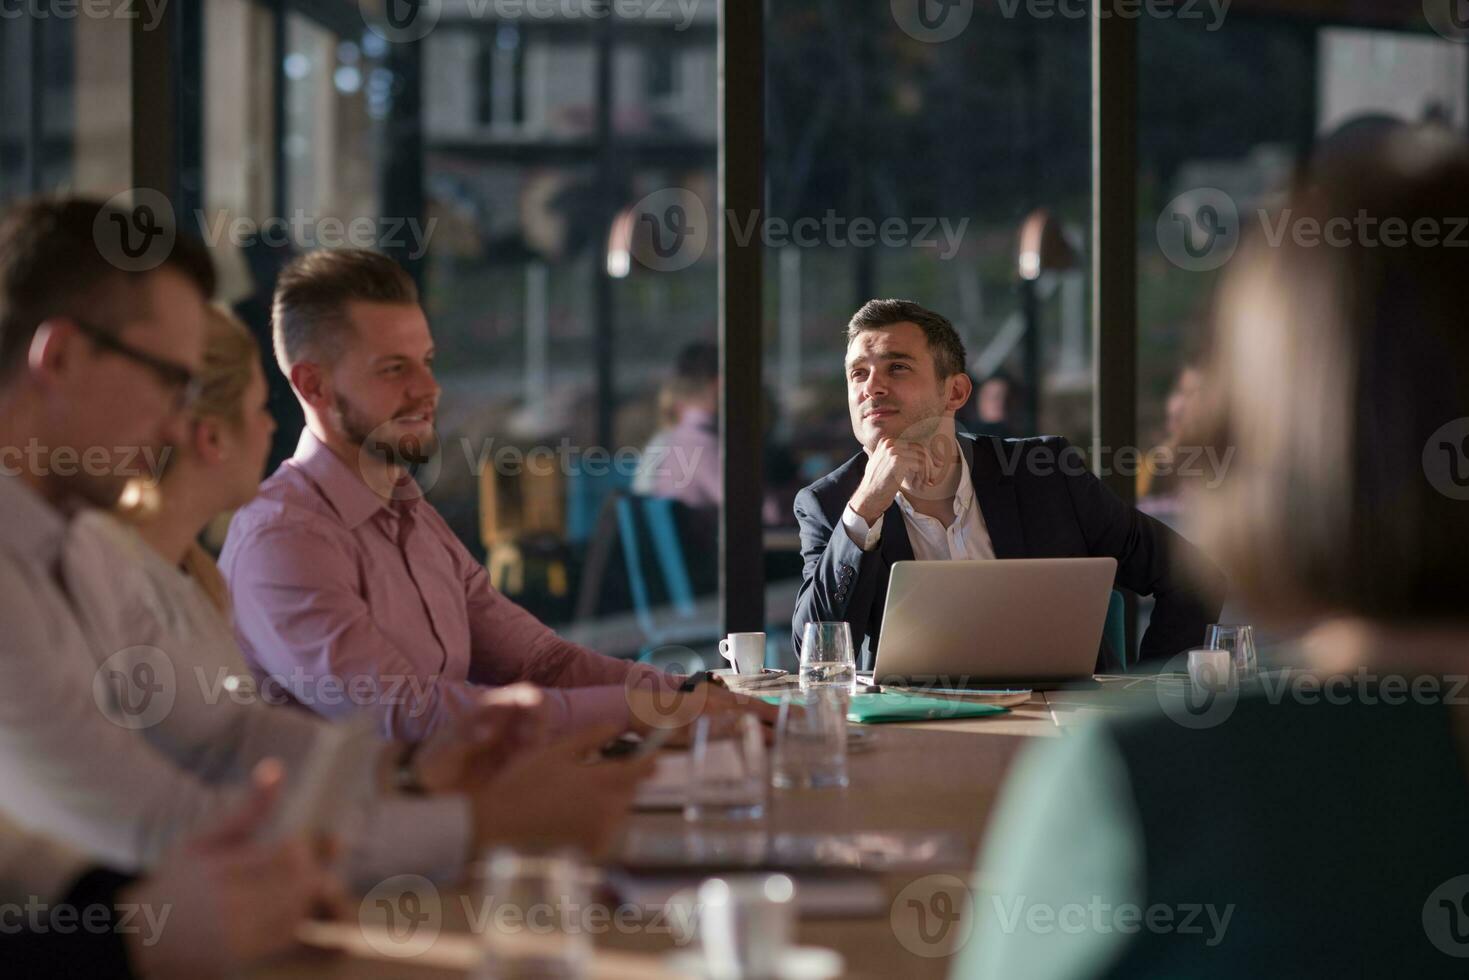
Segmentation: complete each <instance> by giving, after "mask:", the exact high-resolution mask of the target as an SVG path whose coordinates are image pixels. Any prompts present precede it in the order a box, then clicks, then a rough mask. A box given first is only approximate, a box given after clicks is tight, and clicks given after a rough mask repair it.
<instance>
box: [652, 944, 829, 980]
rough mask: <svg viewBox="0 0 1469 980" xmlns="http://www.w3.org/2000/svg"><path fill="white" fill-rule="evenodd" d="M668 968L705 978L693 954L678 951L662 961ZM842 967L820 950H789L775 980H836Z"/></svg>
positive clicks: (699, 959) (701, 961) (701, 963)
mask: <svg viewBox="0 0 1469 980" xmlns="http://www.w3.org/2000/svg"><path fill="white" fill-rule="evenodd" d="M664 963H666V964H667V966H668V968H669V969H670V970H672V971H674V972H676V973H682V974H685V975H687V976H691V977H700V978H704V977H707V976H708V974H707V973H705V972H704V957H703V955H702V954H701V953H699V952H697V951H695V950H687V949H685V950H679V951H678V952H676V953H670V954H668V958H667V959H665V960H664ZM845 968H846V963H845V961H844V960H843V959H842V954H840V953H838V952H837V951H836V950H834V949H827V948H825V947H824V946H792V947H790V948H789V949H787V950H786V951H785V952H784V953H783V954H781V958H780V966H778V967H777V968H776V971H777V972H776V978H777V980H830V978H831V977H839V976H841V975H842V970H843V969H845Z"/></svg>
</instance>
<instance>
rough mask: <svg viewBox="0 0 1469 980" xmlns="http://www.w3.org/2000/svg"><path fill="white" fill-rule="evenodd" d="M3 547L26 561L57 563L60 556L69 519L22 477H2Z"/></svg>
mask: <svg viewBox="0 0 1469 980" xmlns="http://www.w3.org/2000/svg"><path fill="white" fill-rule="evenodd" d="M0 513H3V514H4V515H5V519H4V520H3V521H0V547H3V548H5V549H6V550H8V551H12V552H14V553H15V554H16V555H17V556H19V557H21V558H24V559H26V560H27V561H38V560H39V561H43V562H45V563H46V564H47V565H50V564H52V563H54V562H55V561H56V559H57V556H59V555H60V554H61V544H62V540H63V539H64V538H65V537H66V525H67V519H66V516H65V515H64V514H62V513H61V512H60V511H58V510H57V509H56V508H55V507H52V506H51V505H50V504H49V503H47V502H46V501H45V500H44V499H43V498H42V497H41V495H40V494H38V493H36V491H35V490H33V489H31V488H30V487H29V486H28V485H27V484H26V482H25V481H24V480H22V479H21V478H20V477H19V476H9V475H4V476H0Z"/></svg>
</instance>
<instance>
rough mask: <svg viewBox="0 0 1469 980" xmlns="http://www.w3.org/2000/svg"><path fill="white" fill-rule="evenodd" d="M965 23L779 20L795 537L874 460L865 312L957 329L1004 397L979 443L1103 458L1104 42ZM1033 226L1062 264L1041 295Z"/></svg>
mask: <svg viewBox="0 0 1469 980" xmlns="http://www.w3.org/2000/svg"><path fill="white" fill-rule="evenodd" d="M1002 6H1003V5H1002ZM968 8H969V5H949V6H948V7H947V8H945V9H947V10H948V11H949V13H948V15H947V16H948V21H947V22H946V23H945V24H944V25H941V26H942V27H943V28H944V29H942V30H929V29H926V28H925V27H924V26H923V25H922V24H920V23H918V22H914V23H908V22H906V21H903V22H900V20H899V18H898V15H897V14H895V11H897V12H898V13H901V12H902V10H903V9H904V5H902V4H862V5H850V4H841V5H834V4H828V3H818V2H815V0H788V2H782V3H780V4H774V5H771V6H770V7H769V11H770V14H769V26H768V28H767V32H768V41H767V44H768V63H769V73H770V85H769V96H768V98H769V104H768V109H767V119H768V122H767V148H766V156H767V160H768V166H769V176H768V181H767V187H768V195H769V197H768V202H767V203H768V207H769V217H770V220H769V221H768V222H767V223H766V226H765V229H764V231H765V234H766V238H765V244H766V247H767V253H766V254H767V263H766V275H767V291H768V300H769V302H768V303H767V317H766V324H765V327H766V351H767V357H766V371H765V374H766V380H767V384H768V385H769V387H770V389H771V393H772V395H773V402H774V406H775V408H776V412H775V420H774V424H773V425H772V436H771V447H770V450H769V452H768V455H767V471H768V480H769V483H770V485H771V486H770V489H771V491H772V494H773V495H775V496H778V498H779V504H778V512H777V516H778V517H779V519H780V521H781V522H782V523H784V524H786V525H787V526H788V525H790V524H792V523H793V518H792V517H791V513H790V504H791V499H792V497H793V496H794V493H795V492H796V490H798V489H799V488H800V487H801V486H803V485H805V484H807V483H809V482H811V481H813V480H815V479H817V478H818V477H820V476H822V475H824V474H825V473H827V472H829V471H831V470H832V469H834V468H835V467H836V466H837V465H839V464H840V463H842V462H844V461H846V460H847V459H848V458H850V457H851V456H852V455H854V454H855V453H857V452H858V451H859V449H860V447H859V445H858V443H857V441H856V439H855V438H854V436H853V434H852V430H851V425H850V422H849V418H848V414H847V406H846V388H845V383H844V379H843V371H842V360H843V353H844V349H845V340H844V331H845V327H846V323H847V321H848V319H849V318H850V317H851V316H852V314H853V313H855V312H856V310H857V309H858V308H859V307H860V306H861V305H862V304H863V303H864V302H866V301H867V300H868V299H872V298H877V297H902V298H907V299H912V300H916V301H917V302H919V303H921V304H923V305H924V306H927V307H929V308H931V309H934V310H936V311H938V312H940V313H942V314H944V315H945V316H947V317H948V318H949V319H950V320H951V321H952V322H953V323H954V325H955V327H956V328H957V329H958V331H959V334H960V336H961V338H962V339H963V340H964V343H965V346H966V348H967V351H968V355H969V363H968V370H969V373H970V375H971V376H972V377H973V379H974V381H975V382H976V387H978V386H979V385H980V383H982V382H986V381H990V379H992V378H993V379H995V380H994V381H993V382H992V383H991V384H989V385H985V389H986V391H987V397H985V398H981V397H980V396H979V394H978V392H976V395H975V396H973V397H971V399H970V402H969V404H968V405H967V406H966V407H965V409H964V410H963V411H961V413H960V424H961V426H963V427H964V428H966V429H968V430H970V431H974V432H982V433H990V434H1000V435H1016V436H1024V435H1032V434H1035V433H1041V432H1044V433H1056V434H1061V435H1065V436H1067V437H1068V438H1070V439H1072V440H1073V441H1075V442H1077V443H1079V444H1080V445H1082V446H1086V445H1087V444H1088V442H1089V440H1090V436H1091V374H1090V367H1091V357H1092V352H1091V350H1090V328H1089V326H1088V324H1087V305H1086V275H1087V271H1086V270H1087V263H1086V261H1085V259H1084V258H1083V256H1082V252H1081V250H1082V248H1083V247H1084V243H1085V240H1086V236H1087V233H1088V223H1089V220H1090V207H1091V193H1090V163H1089V154H1090V133H1089V128H1088V126H1089V123H1088V118H1089V117H1088V107H1089V98H1090V95H1089V93H1090V80H1089V65H1090V40H1089V29H1088V25H1087V22H1086V20H1085V19H1081V20H1075V19H1071V20H1067V19H1063V18H1051V19H1045V20H1042V19H1038V18H1028V17H1023V16H1022V17H1005V16H1003V15H1002V12H1001V11H999V10H998V9H991V10H985V9H983V8H982V7H981V6H980V5H974V9H973V10H972V12H966V11H967V9H968ZM1032 216H1035V217H1034V219H1033V221H1034V222H1035V223H1036V227H1038V228H1043V229H1045V230H1046V234H1047V236H1048V237H1047V241H1048V242H1049V243H1050V244H1051V247H1048V248H1047V249H1045V250H1043V251H1042V252H1041V253H1038V254H1043V255H1044V262H1043V263H1041V266H1040V267H1037V268H1035V269H1033V270H1032V272H1033V273H1034V275H1035V278H1034V279H1023V278H1022V276H1021V274H1020V268H1021V264H1020V254H1019V253H1020V245H1021V239H1022V229H1023V228H1024V227H1025V226H1026V224H1027V221H1028V219H1032ZM981 406H982V408H983V411H981ZM798 549H799V542H798V541H797V539H796V537H795V535H794V533H793V532H791V531H786V532H785V533H783V534H775V533H771V534H768V535H767V557H768V564H770V565H771V568H772V572H773V573H778V574H779V575H780V576H781V577H782V578H784V579H786V580H787V581H789V580H791V579H794V578H797V577H799V574H800V560H799V550H798ZM790 591H791V593H792V597H793V596H794V591H795V590H794V584H791V587H790ZM788 601H789V600H788ZM771 618H772V619H773V620H774V619H779V618H780V617H779V616H777V615H776V614H775V613H774V612H773V611H772V615H771Z"/></svg>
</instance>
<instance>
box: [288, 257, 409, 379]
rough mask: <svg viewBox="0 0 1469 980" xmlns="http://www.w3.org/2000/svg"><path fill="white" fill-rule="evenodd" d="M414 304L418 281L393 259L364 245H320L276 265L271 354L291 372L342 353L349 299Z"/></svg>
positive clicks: (353, 300)
mask: <svg viewBox="0 0 1469 980" xmlns="http://www.w3.org/2000/svg"><path fill="white" fill-rule="evenodd" d="M353 302H358V303H412V304H415V305H417V303H418V286H417V285H416V284H415V283H414V281H413V277H412V276H410V275H408V272H407V270H405V269H404V268H403V267H402V266H401V265H399V264H398V263H397V262H394V261H393V260H392V259H390V258H388V257H387V256H386V255H383V254H382V253H381V252H372V251H369V250H367V249H365V248H333V249H327V248H321V249H317V250H315V251H313V252H307V253H306V254H305V255H302V256H301V257H300V258H297V259H296V260H295V261H293V262H291V263H290V264H289V265H287V266H286V267H285V268H284V269H282V270H281V274H280V276H279V277H278V278H277V279H276V283H275V300H274V302H273V303H272V304H271V307H272V308H271V324H272V335H273V338H274V341H275V359H276V363H278V364H279V365H280V367H281V371H282V372H283V373H285V374H288V375H289V374H290V368H291V365H292V364H295V363H297V362H299V361H302V360H307V359H309V358H315V359H320V360H326V361H330V360H332V359H334V358H335V357H337V356H338V355H339V354H340V353H341V349H342V335H343V333H344V332H345V330H346V328H347V327H348V326H349V324H348V322H347V304H348V303H353Z"/></svg>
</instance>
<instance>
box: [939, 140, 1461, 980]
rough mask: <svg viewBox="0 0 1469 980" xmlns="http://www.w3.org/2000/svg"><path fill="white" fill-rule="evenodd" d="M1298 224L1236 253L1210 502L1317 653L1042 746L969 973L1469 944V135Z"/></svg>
mask: <svg viewBox="0 0 1469 980" xmlns="http://www.w3.org/2000/svg"><path fill="white" fill-rule="evenodd" d="M1282 220H1284V221H1285V222H1287V225H1286V227H1287V232H1286V234H1284V235H1283V236H1280V235H1271V236H1266V235H1263V234H1261V235H1259V237H1258V239H1257V240H1254V241H1252V242H1249V243H1247V245H1246V246H1245V247H1244V248H1243V249H1242V250H1241V252H1240V253H1239V254H1238V255H1237V256H1236V257H1235V258H1234V259H1233V261H1232V263H1231V267H1230V269H1229V271H1228V274H1227V279H1226V282H1225V286H1224V289H1223V292H1222V294H1221V303H1220V306H1219V313H1218V317H1217V322H1216V337H1215V349H1214V352H1213V358H1212V361H1211V364H1210V367H1209V379H1208V384H1207V391H1206V394H1205V396H1204V401H1205V404H1206V405H1207V406H1208V407H1207V410H1206V411H1205V412H1204V413H1203V415H1204V418H1202V419H1201V422H1200V425H1201V431H1200V432H1198V433H1196V434H1195V435H1194V437H1193V438H1194V439H1196V440H1198V441H1199V443H1200V444H1201V445H1208V446H1215V447H1221V448H1222V447H1226V446H1228V447H1232V448H1233V449H1234V450H1235V455H1234V456H1233V463H1232V465H1231V467H1230V468H1229V469H1228V470H1227V471H1226V473H1225V475H1224V479H1223V480H1222V482H1221V484H1220V485H1219V486H1218V487H1217V488H1216V489H1213V490H1207V491H1204V490H1200V491H1198V492H1197V496H1196V497H1195V498H1194V499H1193V500H1192V501H1191V510H1192V511H1193V513H1194V514H1195V516H1196V519H1197V527H1196V528H1195V535H1196V539H1197V540H1198V541H1200V543H1201V545H1202V547H1203V550H1204V551H1205V553H1207V554H1209V555H1210V557H1211V558H1213V559H1214V560H1216V561H1218V562H1219V563H1220V565H1221V566H1222V567H1223V568H1224V569H1225V570H1226V571H1227V572H1228V574H1229V576H1230V585H1231V589H1232V591H1233V593H1234V594H1237V595H1240V596H1242V597H1243V598H1244V599H1245V600H1246V601H1247V602H1248V603H1249V606H1250V608H1252V609H1253V610H1255V614H1256V615H1257V616H1258V617H1259V618H1260V620H1261V622H1262V624H1264V625H1267V626H1270V627H1272V628H1275V629H1281V630H1287V631H1290V632H1291V633H1293V634H1297V635H1300V636H1301V637H1302V639H1301V640H1300V641H1299V643H1298V645H1297V646H1296V647H1295V648H1293V649H1294V654H1295V655H1294V656H1293V658H1292V659H1293V660H1294V662H1295V663H1296V665H1297V668H1296V669H1295V670H1294V671H1293V672H1286V673H1280V672H1271V673H1267V674H1266V675H1265V676H1264V677H1262V679H1261V681H1260V682H1259V683H1258V684H1255V685H1251V686H1249V687H1246V688H1245V689H1243V690H1242V691H1241V692H1239V693H1228V694H1220V695H1217V696H1216V698H1215V700H1214V701H1213V702H1203V701H1199V700H1196V699H1192V695H1191V694H1190V693H1189V691H1188V689H1187V688H1186V686H1185V685H1184V684H1183V683H1180V682H1179V681H1177V680H1170V679H1168V678H1166V677H1165V678H1162V679H1159V680H1158V681H1157V682H1156V688H1155V690H1156V694H1157V698H1156V701H1157V710H1155V711H1151V712H1140V713H1129V714H1126V715H1121V716H1118V717H1109V718H1107V719H1106V720H1104V721H1103V722H1102V723H1100V724H1098V725H1096V726H1094V727H1092V728H1090V729H1086V730H1081V731H1079V732H1072V733H1070V734H1068V735H1066V736H1065V737H1063V738H1059V739H1047V740H1043V741H1042V742H1040V743H1038V744H1037V745H1036V746H1034V747H1033V748H1032V749H1031V750H1030V751H1028V752H1027V753H1026V754H1025V755H1024V756H1023V757H1022V758H1021V759H1020V760H1019V761H1018V762H1017V764H1016V767H1015V769H1014V771H1013V773H1012V775H1011V777H1010V779H1009V781H1008V783H1007V785H1006V787H1005V788H1004V791H1003V794H1002V798H1001V801H1000V803H999V804H998V806H997V810H996V813H995V816H994V818H993V821H992V823H991V825H990V828H989V831H988V834H987V837H986V841H985V845H984V847H983V850H982V854H981V857H980V862H979V867H978V870H977V873H976V879H975V881H974V883H973V887H972V896H973V904H972V909H971V915H972V916H973V923H974V928H973V932H972V934H971V936H970V938H969V940H968V942H967V943H966V944H965V945H964V946H963V948H962V949H961V950H959V951H958V952H957V953H956V955H955V956H954V958H953V961H952V963H953V966H952V971H953V977H954V978H956V980H970V978H989V977H1003V978H1014V977H1025V978H1027V980H1051V978H1057V980H1059V978H1082V977H1114V976H1115V977H1129V978H1146V977H1160V978H1161V977H1169V978H1174V977H1190V978H1200V977H1231V978H1237V977H1246V976H1282V977H1284V976H1290V977H1296V976H1378V975H1390V976H1404V977H1408V976H1412V977H1419V976H1436V975H1455V976H1461V975H1463V974H1464V973H1465V971H1466V969H1469V780H1466V775H1469V711H1466V710H1465V705H1469V683H1466V674H1469V601H1466V598H1465V593H1464V583H1465V582H1466V581H1469V575H1466V568H1469V320H1466V314H1465V309H1466V304H1465V297H1464V290H1465V288H1466V285H1469V229H1466V228H1465V227H1461V225H1463V224H1464V223H1465V222H1466V221H1469V150H1466V148H1465V147H1464V145H1463V144H1462V143H1460V142H1458V140H1457V138H1456V137H1452V136H1450V134H1448V133H1447V132H1446V131H1443V130H1438V129H1430V128H1422V129H1420V128H1408V127H1404V128H1403V129H1401V130H1399V131H1397V132H1394V133H1391V134H1387V135H1385V136H1384V137H1383V138H1382V139H1380V140H1379V141H1377V142H1376V143H1375V145H1374V146H1373V147H1371V148H1370V150H1369V151H1368V152H1365V153H1363V154H1361V155H1358V156H1356V157H1354V158H1352V159H1336V160H1332V161H1329V162H1327V163H1324V164H1318V165H1317V166H1315V167H1314V168H1313V169H1312V170H1311V171H1309V172H1308V173H1307V174H1306V175H1305V176H1304V177H1303V178H1301V180H1300V182H1299V184H1298V186H1296V187H1295V188H1294V189H1293V190H1292V193H1291V195H1290V200H1289V203H1288V204H1287V205H1286V206H1285V207H1284V208H1282V209H1281V210H1280V211H1279V212H1277V213H1274V214H1272V215H1270V216H1269V221H1268V224H1269V227H1270V228H1271V229H1275V228H1277V227H1280V225H1279V223H1280V222H1281V221H1282ZM1290 229H1300V230H1301V231H1302V233H1300V234H1298V233H1297V232H1296V231H1293V230H1290ZM1311 229H1315V233H1314V236H1313V234H1311ZM1455 242H1457V244H1458V247H1455ZM1221 458H1227V457H1221ZM1199 639H1200V641H1201V644H1200V645H1202V640H1203V637H1200V638H1199ZM1174 669H1175V670H1181V669H1183V667H1182V661H1181V660H1180V661H1178V662H1176V663H1175V665H1174Z"/></svg>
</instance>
